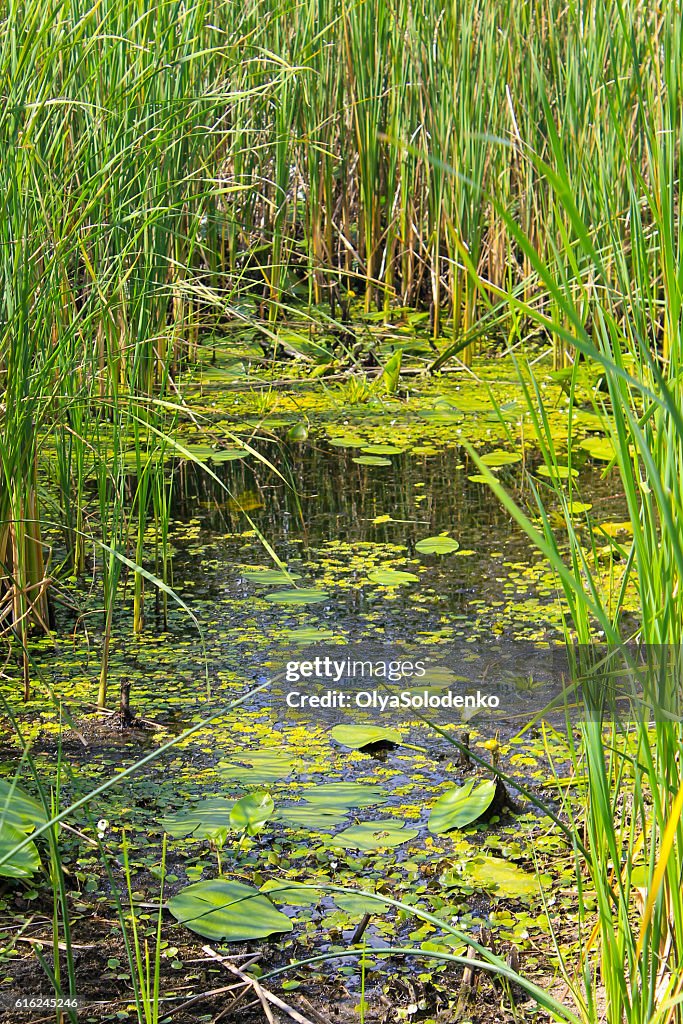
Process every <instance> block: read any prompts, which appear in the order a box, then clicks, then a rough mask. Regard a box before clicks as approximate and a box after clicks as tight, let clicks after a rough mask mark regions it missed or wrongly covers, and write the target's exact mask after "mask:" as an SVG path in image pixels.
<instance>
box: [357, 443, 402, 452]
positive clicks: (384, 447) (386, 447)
mask: <svg viewBox="0 0 683 1024" xmlns="http://www.w3.org/2000/svg"><path fill="white" fill-rule="evenodd" d="M363 451H364V452H365V453H366V454H367V455H402V454H403V451H404V449H403V448H397V447H396V445H393V444H369V445H366V447H365V448H363Z"/></svg>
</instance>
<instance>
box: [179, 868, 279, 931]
mask: <svg viewBox="0 0 683 1024" xmlns="http://www.w3.org/2000/svg"><path fill="white" fill-rule="evenodd" d="M168 909H169V910H170V912H171V913H172V914H173V916H174V917H175V919H176V920H177V921H179V922H180V924H184V925H185V926H186V927H187V928H190V929H191V930H192V931H193V932H196V933H197V934H198V935H203V936H204V937H205V938H207V939H212V940H214V941H216V942H218V941H221V940H222V941H224V942H248V941H249V940H251V939H263V938H265V937H266V936H267V935H272V934H273V933H274V932H291V930H292V922H291V921H290V920H289V918H288V917H286V916H285V914H283V913H281V912H280V911H279V910H277V909H276V908H275V907H274V906H273V904H272V903H271V902H270V900H269V899H268V897H267V896H264V895H263V894H262V893H260V892H259V891H258V889H252V887H251V886H249V885H243V884H242V882H231V881H228V879H226V878H213V879H210V880H207V881H203V882H194V883H193V884H192V885H188V886H187V887H186V888H185V889H183V890H182V891H181V892H179V893H178V895H177V896H173V897H172V898H171V899H170V900H169V901H168Z"/></svg>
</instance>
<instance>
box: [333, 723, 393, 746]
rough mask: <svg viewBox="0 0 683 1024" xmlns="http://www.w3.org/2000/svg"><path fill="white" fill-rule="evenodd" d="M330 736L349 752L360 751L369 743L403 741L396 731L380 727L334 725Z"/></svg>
mask: <svg viewBox="0 0 683 1024" xmlns="http://www.w3.org/2000/svg"><path fill="white" fill-rule="evenodd" d="M330 735H331V736H332V738H333V739H335V740H336V741H337V743H343V744H344V746H345V747H350V748H351V750H362V749H363V747H367V746H369V745H370V744H371V743H400V742H401V740H402V739H403V736H402V735H401V733H400V732H399V731H398V729H387V728H384V726H381V725H335V726H334V728H333V729H330Z"/></svg>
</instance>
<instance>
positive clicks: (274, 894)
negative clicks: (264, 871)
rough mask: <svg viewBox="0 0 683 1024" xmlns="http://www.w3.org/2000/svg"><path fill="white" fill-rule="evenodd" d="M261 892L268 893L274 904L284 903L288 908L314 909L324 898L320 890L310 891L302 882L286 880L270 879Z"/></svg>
mask: <svg viewBox="0 0 683 1024" xmlns="http://www.w3.org/2000/svg"><path fill="white" fill-rule="evenodd" d="M261 892H266V893H268V897H269V898H270V899H271V900H273V902H274V903H284V904H285V905H286V906H288V907H314V906H316V904H317V903H320V899H321V896H322V892H321V891H320V889H309V888H308V886H306V885H303V884H302V883H301V882H294V881H289V879H284V878H269V879H268V881H267V882H264V884H263V885H262V886H261Z"/></svg>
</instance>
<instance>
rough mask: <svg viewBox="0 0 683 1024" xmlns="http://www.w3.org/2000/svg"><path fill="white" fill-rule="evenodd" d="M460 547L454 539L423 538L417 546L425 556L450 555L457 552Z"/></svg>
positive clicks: (441, 537) (442, 537)
mask: <svg viewBox="0 0 683 1024" xmlns="http://www.w3.org/2000/svg"><path fill="white" fill-rule="evenodd" d="M459 547H460V545H459V544H458V542H457V540H453V538H452V537H444V536H440V537H423V539H422V540H419V541H418V542H417V544H416V545H415V548H416V550H417V551H420V552H421V553H422V554H423V555H450V554H451V552H452V551H457V550H458V548H459Z"/></svg>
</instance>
